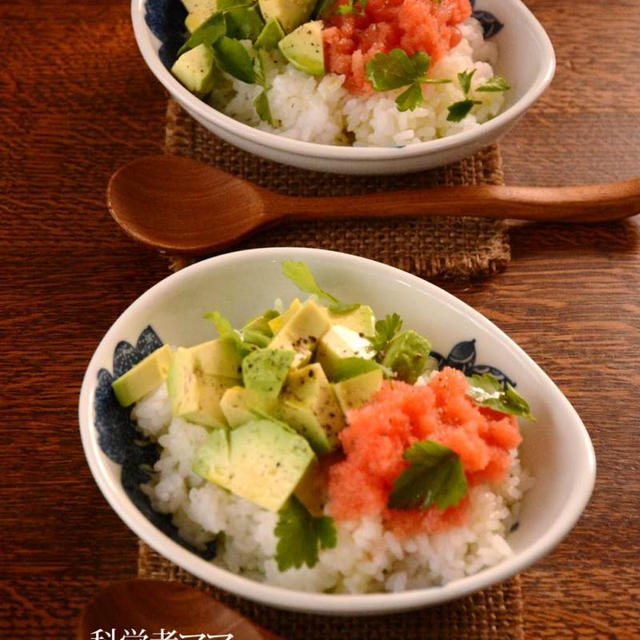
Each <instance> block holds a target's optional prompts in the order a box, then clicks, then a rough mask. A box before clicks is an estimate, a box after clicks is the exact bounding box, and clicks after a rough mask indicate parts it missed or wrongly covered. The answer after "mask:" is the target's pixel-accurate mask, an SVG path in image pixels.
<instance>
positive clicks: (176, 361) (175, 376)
mask: <svg viewBox="0 0 640 640" xmlns="http://www.w3.org/2000/svg"><path fill="white" fill-rule="evenodd" d="M167 388H168V390H169V398H170V399H171V411H172V412H173V415H174V416H182V415H184V414H186V413H191V412H193V411H197V410H198V405H199V395H200V390H199V385H198V376H197V375H196V369H195V365H194V362H193V351H191V349H187V348H185V347H178V349H177V350H176V352H175V353H174V354H173V357H172V358H171V365H170V367H169V374H168V376H167Z"/></svg>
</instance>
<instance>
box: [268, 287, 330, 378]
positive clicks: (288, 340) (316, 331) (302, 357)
mask: <svg viewBox="0 0 640 640" xmlns="http://www.w3.org/2000/svg"><path fill="white" fill-rule="evenodd" d="M329 327H330V323H329V318H328V316H327V310H326V309H325V308H324V307H322V306H321V305H319V304H317V303H316V302H314V301H313V300H307V301H306V302H305V303H304V304H303V305H301V306H300V307H299V308H298V309H297V310H296V311H295V312H294V313H293V315H292V316H291V317H290V318H289V320H287V322H285V324H284V325H283V326H282V328H281V329H280V331H278V333H277V334H276V335H275V337H274V338H273V340H272V341H271V342H270V343H269V348H270V349H286V350H292V351H295V352H296V355H295V357H294V359H293V363H292V365H291V366H292V367H300V366H302V365H304V364H306V363H307V362H309V360H311V357H312V355H313V353H314V351H315V348H316V345H317V344H318V340H319V339H320V338H321V337H322V336H323V335H324V333H325V332H326V331H328V329H329Z"/></svg>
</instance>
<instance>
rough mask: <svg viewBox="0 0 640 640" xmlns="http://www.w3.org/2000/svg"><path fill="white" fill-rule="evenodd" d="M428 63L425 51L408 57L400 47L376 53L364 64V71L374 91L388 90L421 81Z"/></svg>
mask: <svg viewBox="0 0 640 640" xmlns="http://www.w3.org/2000/svg"><path fill="white" fill-rule="evenodd" d="M430 64H431V58H430V57H429V56H428V55H427V54H426V53H422V52H418V53H414V54H413V55H412V56H411V57H409V56H408V55H407V54H406V53H405V52H404V51H403V50H402V49H392V50H391V51H390V52H389V53H376V55H375V56H374V57H373V58H372V59H371V60H369V62H367V64H366V65H365V73H366V76H367V80H369V82H371V85H372V86H373V88H374V89H375V90H376V91H389V90H390V89H399V88H400V87H406V86H407V85H410V84H412V83H413V82H414V81H416V80H417V81H422V80H423V78H424V76H425V74H426V73H427V69H428V68H429V65H430Z"/></svg>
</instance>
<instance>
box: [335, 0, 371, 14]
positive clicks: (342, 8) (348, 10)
mask: <svg viewBox="0 0 640 640" xmlns="http://www.w3.org/2000/svg"><path fill="white" fill-rule="evenodd" d="M356 2H357V4H358V5H359V8H356ZM366 6H367V0H347V2H346V3H344V4H339V5H338V6H337V7H336V10H335V12H334V13H337V14H339V15H348V14H354V15H358V16H363V15H364V13H365V8H366Z"/></svg>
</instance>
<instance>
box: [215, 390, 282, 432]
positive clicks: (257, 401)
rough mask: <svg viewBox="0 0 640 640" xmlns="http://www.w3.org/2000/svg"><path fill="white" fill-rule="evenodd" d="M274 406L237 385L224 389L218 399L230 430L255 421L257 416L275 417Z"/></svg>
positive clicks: (274, 402) (273, 402)
mask: <svg viewBox="0 0 640 640" xmlns="http://www.w3.org/2000/svg"><path fill="white" fill-rule="evenodd" d="M276 406H277V403H276V401H275V400H272V399H270V398H267V397H265V396H263V395H261V394H259V393H255V392H253V391H251V390H249V389H247V388H245V387H241V386H237V385H236V386H233V387H231V388H229V389H226V390H225V392H224V394H223V396H222V398H221V399H220V409H221V410H222V413H223V414H224V417H225V419H226V421H227V424H228V425H229V426H230V427H231V428H232V429H235V428H236V427H239V426H240V425H241V424H244V423H245V422H250V421H251V420H255V419H256V416H257V414H267V415H270V414H273V415H274V416H275V414H276ZM285 422H286V421H285Z"/></svg>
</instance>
